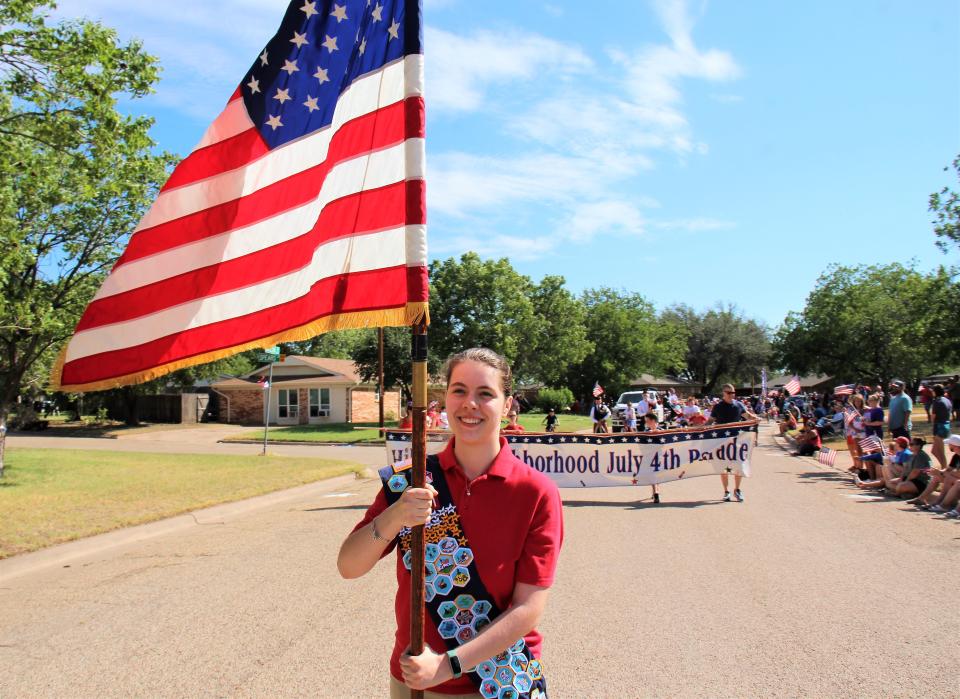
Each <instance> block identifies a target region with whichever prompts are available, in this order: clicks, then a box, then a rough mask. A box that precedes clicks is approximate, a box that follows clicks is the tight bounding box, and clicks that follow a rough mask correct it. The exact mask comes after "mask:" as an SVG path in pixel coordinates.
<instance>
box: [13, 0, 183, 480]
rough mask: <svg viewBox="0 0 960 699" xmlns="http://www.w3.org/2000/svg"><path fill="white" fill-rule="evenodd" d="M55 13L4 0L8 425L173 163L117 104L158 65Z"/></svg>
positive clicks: (109, 33) (112, 36) (42, 5)
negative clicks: (26, 387)
mask: <svg viewBox="0 0 960 699" xmlns="http://www.w3.org/2000/svg"><path fill="white" fill-rule="evenodd" d="M50 7H51V4H50V3H49V2H42V1H41V0H8V1H7V2H2V3H0V136H2V138H3V148H2V149H0V293H2V298H3V299H4V303H3V304H2V305H0V428H3V427H5V425H6V419H7V415H8V412H9V410H10V408H11V406H12V405H13V403H14V402H15V401H16V398H17V396H18V394H19V393H20V391H21V388H22V387H23V385H24V379H25V377H26V378H28V379H32V380H36V376H37V375H38V374H39V373H40V372H38V371H37V370H38V368H40V367H43V368H46V367H47V366H48V365H49V363H50V361H51V360H52V358H53V355H54V353H55V351H56V350H57V349H58V348H59V346H60V345H61V344H62V343H63V342H64V341H65V340H66V339H67V338H68V337H69V336H70V334H71V333H72V332H73V329H74V327H75V325H76V323H77V321H78V319H79V317H80V314H81V313H82V312H83V309H84V308H85V307H86V304H87V303H88V302H89V300H90V299H91V298H92V296H93V294H94V293H95V292H96V290H97V288H98V287H99V285H100V283H101V281H102V279H103V277H104V275H105V274H106V272H107V271H108V270H109V268H110V266H111V265H112V263H113V261H114V260H115V259H116V257H117V256H118V254H119V253H120V251H121V249H122V247H123V244H124V243H125V241H126V240H127V237H128V234H129V233H130V231H132V230H133V229H134V227H135V225H136V223H137V222H138V220H139V219H140V218H141V216H142V215H143V212H144V210H145V208H146V206H147V205H148V204H149V202H150V201H152V200H153V199H154V198H155V196H156V192H157V190H158V189H159V186H160V185H161V184H162V182H163V180H164V179H165V177H166V171H167V169H168V168H169V166H170V165H171V164H172V158H171V157H170V156H168V155H166V154H160V155H157V154H154V153H152V152H151V149H152V148H153V146H154V143H153V141H151V139H150V137H149V134H148V131H149V128H150V126H151V124H152V121H151V120H150V119H147V118H143V117H131V116H125V115H123V114H121V113H120V111H118V109H117V100H118V99H119V98H120V97H123V98H124V99H133V98H138V97H142V96H143V95H145V94H147V93H148V92H150V91H151V89H152V85H153V84H154V83H155V82H156V80H157V77H158V71H159V68H158V66H157V63H156V60H155V59H154V58H153V57H151V56H149V55H147V54H146V53H144V52H143V50H142V48H141V46H140V44H138V43H136V42H132V43H129V44H122V43H121V42H119V41H118V39H117V36H116V33H115V32H114V31H113V30H112V29H109V28H108V27H105V26H103V25H101V24H98V23H96V22H90V21H60V22H54V23H51V22H50V20H49V17H48V11H49V8H50ZM2 432H3V429H0V433H2ZM2 468H3V442H2V437H0V474H2Z"/></svg>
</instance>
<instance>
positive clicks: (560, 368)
mask: <svg viewBox="0 0 960 699" xmlns="http://www.w3.org/2000/svg"><path fill="white" fill-rule="evenodd" d="M564 284H566V280H565V279H564V278H563V277H559V276H546V277H544V278H543V279H542V280H541V281H540V283H539V284H538V285H537V286H536V287H534V288H533V290H532V292H531V301H532V302H533V309H534V313H535V314H536V316H537V318H538V320H539V323H538V324H537V326H536V328H535V334H534V335H533V336H532V337H530V338H528V340H527V343H526V346H525V347H524V354H525V355H526V361H525V362H524V364H523V366H522V369H523V370H524V371H525V372H526V374H527V377H528V378H533V379H536V380H537V381H542V382H543V383H544V384H546V385H547V386H553V387H562V386H561V384H562V383H563V380H564V378H565V377H566V375H567V372H568V371H569V368H570V366H571V365H574V364H577V363H579V362H582V361H583V360H584V359H585V358H586V357H587V355H588V354H589V353H590V352H592V351H593V345H592V344H591V343H590V341H589V340H587V326H586V324H585V319H586V315H587V309H586V308H585V307H584V305H583V303H582V302H581V301H580V299H578V298H576V297H574V296H573V294H571V293H570V292H569V291H568V290H567V289H566V288H565V287H564Z"/></svg>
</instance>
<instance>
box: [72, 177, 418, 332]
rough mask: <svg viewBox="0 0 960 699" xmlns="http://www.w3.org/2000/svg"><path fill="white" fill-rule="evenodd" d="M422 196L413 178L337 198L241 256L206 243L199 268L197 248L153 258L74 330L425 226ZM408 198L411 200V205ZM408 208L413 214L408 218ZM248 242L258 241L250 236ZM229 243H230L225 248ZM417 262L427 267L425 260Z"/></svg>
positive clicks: (219, 290) (250, 281)
mask: <svg viewBox="0 0 960 699" xmlns="http://www.w3.org/2000/svg"><path fill="white" fill-rule="evenodd" d="M423 195H424V188H423V181H422V180H417V181H414V182H401V183H398V184H396V185H391V186H389V187H384V188H381V189H377V190H374V191H370V192H362V193H360V194H355V195H352V196H350V197H346V198H344V199H340V200H338V201H336V202H334V203H333V204H331V205H330V206H328V207H327V208H326V209H324V212H323V214H321V216H320V219H319V220H318V221H317V224H316V225H315V226H314V227H313V229H312V230H311V231H309V232H308V233H307V234H306V235H301V236H299V237H297V238H294V239H292V240H288V241H284V242H283V243H281V244H279V245H275V246H272V247H268V248H265V249H262V250H260V249H258V250H256V251H255V252H251V253H250V254H246V255H241V254H236V255H234V254H232V253H233V252H237V251H236V250H230V251H227V250H222V249H220V248H221V247H222V246H220V245H216V244H213V245H211V244H210V243H209V242H205V243H204V245H206V247H208V248H212V250H211V253H212V256H213V258H214V259H213V261H212V263H211V264H210V265H208V266H206V267H203V268H201V269H195V268H194V266H193V265H194V264H195V262H196V260H197V259H202V258H203V256H204V253H205V252H206V251H204V250H194V248H197V247H199V246H189V247H188V248H180V249H178V250H177V251H175V253H177V254H179V255H180V259H178V260H169V259H168V260H165V264H153V260H147V261H146V262H145V263H144V262H138V263H135V264H134V265H129V267H131V268H134V270H135V272H136V274H137V275H138V276H135V277H134V280H136V282H137V283H143V285H142V286H138V287H137V288H135V289H132V290H130V291H127V292H124V293H119V294H114V295H112V296H108V297H106V298H101V299H98V300H96V301H94V302H93V303H91V304H90V306H89V307H88V308H87V311H86V313H84V316H83V319H82V320H81V321H80V324H79V325H78V327H77V330H78V331H81V330H87V329H90V328H93V327H97V326H101V325H108V324H111V323H117V322H121V321H126V320H130V319H132V318H136V317H139V316H143V315H149V314H151V313H155V312H157V311H160V310H162V309H163V308H166V307H169V306H176V305H178V304H181V303H186V302H187V301H191V300H194V299H197V298H201V297H204V296H213V295H215V294H222V293H225V292H227V291H232V290H234V289H240V288H243V287H246V286H250V285H253V284H257V283H260V282H263V281H266V280H269V279H274V278H276V277H281V276H283V275H286V274H289V273H291V272H294V271H296V270H298V269H302V268H304V267H306V266H307V265H309V264H310V262H311V259H312V258H313V257H314V256H315V255H323V254H325V253H324V251H323V249H322V245H323V244H325V243H330V242H332V241H334V240H339V239H341V238H344V237H347V236H351V235H356V234H360V233H369V232H376V231H386V230H389V229H392V228H397V227H402V226H403V224H404V223H405V222H407V223H409V224H417V223H420V224H422V223H425V221H423V220H422V218H423V217H422V212H423V207H422V206H420V205H419V202H420V201H422V199H423ZM408 199H415V200H416V201H415V202H412V205H411V203H408ZM408 210H412V213H411V214H409V215H408ZM274 230H277V229H276V228H275V229H274ZM252 242H259V241H258V240H257V239H256V238H254V239H252ZM232 243H233V241H232V240H231V241H228V242H227V243H226V245H230V244H232ZM239 247H240V246H239V245H235V246H234V248H239ZM169 255H170V254H169V253H167V254H164V255H163V256H161V257H169ZM231 258H232V259H231ZM177 262H179V263H182V264H183V265H184V266H187V265H189V269H190V271H188V272H186V273H177V272H176V271H175V269H174V263H177ZM422 262H423V263H424V264H426V260H422ZM141 268H142V269H141ZM122 271H126V268H124V270H122ZM148 275H149V278H150V279H153V280H154V281H153V282H152V283H147V279H148Z"/></svg>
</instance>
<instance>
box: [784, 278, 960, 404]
mask: <svg viewBox="0 0 960 699" xmlns="http://www.w3.org/2000/svg"><path fill="white" fill-rule="evenodd" d="M958 303H960V285H957V284H955V283H953V282H952V281H951V278H950V274H949V273H948V271H947V270H945V269H943V268H940V269H938V270H936V271H935V272H931V273H922V272H918V271H916V270H914V269H911V268H909V267H906V266H904V265H901V264H897V263H894V264H889V265H871V266H866V265H864V266H858V267H843V266H831V267H830V268H828V269H827V271H826V272H824V274H822V275H821V276H820V278H819V279H818V280H817V285H816V287H815V288H814V290H813V291H812V292H811V293H810V295H809V296H808V297H807V302H806V306H805V307H804V309H803V311H802V312H801V313H792V314H790V315H789V316H787V318H786V320H785V321H784V323H783V325H782V326H781V327H780V329H779V330H778V331H777V334H776V338H775V340H774V350H775V357H776V362H777V363H778V364H780V365H781V366H784V367H786V368H788V369H790V370H792V371H796V372H800V373H806V372H811V371H816V372H821V373H824V374H829V375H832V376H835V377H836V378H837V381H838V382H844V381H856V380H865V381H866V380H869V381H880V382H882V383H883V385H886V383H887V382H888V381H890V380H891V379H893V378H901V379H903V380H904V381H906V382H907V383H909V384H910V385H911V387H912V388H913V389H915V388H916V386H917V385H918V384H919V382H920V379H922V378H923V377H924V376H927V375H929V374H930V373H933V372H936V371H938V370H941V369H943V368H944V367H945V366H947V365H949V364H950V363H951V362H952V361H954V360H955V359H956V358H957V357H958V356H960V354H958V352H960V346H958V336H960V314H958V313H957V308H958V307H960V306H958Z"/></svg>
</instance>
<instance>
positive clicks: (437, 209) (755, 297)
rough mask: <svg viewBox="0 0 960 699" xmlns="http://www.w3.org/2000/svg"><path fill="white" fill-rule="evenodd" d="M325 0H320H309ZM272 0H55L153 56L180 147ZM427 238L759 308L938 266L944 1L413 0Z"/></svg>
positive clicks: (661, 294) (262, 38) (190, 140)
mask: <svg viewBox="0 0 960 699" xmlns="http://www.w3.org/2000/svg"><path fill="white" fill-rule="evenodd" d="M318 4H319V3H318ZM285 6H286V2H283V0H230V2H227V1H226V0H202V1H201V2H196V1H191V2H186V1H185V0H167V2H165V3H129V2H126V1H123V2H122V1H121V0H61V2H60V3H59V13H60V14H62V15H67V16H78V15H85V16H89V17H94V18H97V19H101V20H103V21H104V22H105V23H107V24H109V25H111V26H114V27H116V28H117V29H118V30H119V31H120V33H121V35H122V36H124V37H127V38H129V37H134V36H135V37H138V38H140V39H142V40H143V41H144V43H145V46H146V48H147V50H148V51H150V52H151V53H153V54H155V55H157V56H159V58H160V60H161V63H162V65H163V67H164V74H163V80H162V82H161V83H160V85H159V86H158V89H157V94H156V95H153V96H151V97H150V98H148V99H146V100H141V101H139V102H136V103H135V104H133V105H130V107H129V108H130V109H132V110H136V111H138V112H143V113H147V114H150V115H152V116H154V117H155V118H156V120H157V124H156V126H155V128H154V130H153V135H154V138H155V139H156V140H157V141H158V142H159V144H160V146H161V147H162V148H164V149H167V150H170V151H173V152H178V153H180V154H182V155H186V154H187V153H188V152H189V151H190V150H191V149H192V148H193V146H194V145H195V144H196V142H197V141H198V140H199V139H200V137H201V135H202V134H203V131H204V130H205V128H206V126H207V125H208V123H209V122H210V121H211V120H212V119H213V118H214V117H215V116H216V115H217V114H218V113H219V111H220V109H221V108H222V106H223V104H224V102H225V100H226V99H227V97H228V96H229V95H230V94H231V92H232V91H233V89H234V88H235V87H236V85H237V84H238V82H239V81H240V78H241V77H243V75H244V71H245V70H246V69H247V68H248V67H249V65H250V64H251V63H252V62H253V59H254V58H255V57H256V55H257V54H258V53H259V52H260V50H261V48H262V47H263V45H264V44H265V43H266V41H267V40H268V39H269V38H270V36H271V35H272V33H273V31H274V29H275V28H276V25H277V24H278V23H279V21H280V18H281V16H282V13H283V9H284V8H285ZM425 14H426V24H427V30H426V49H425V53H426V64H427V110H428V135H427V143H428V145H427V157H428V172H429V175H428V192H429V194H428V207H429V224H430V227H429V238H430V249H431V258H446V257H450V256H458V255H460V254H461V253H463V252H465V251H467V250H475V251H477V252H478V253H480V254H481V255H483V256H484V257H502V256H507V257H509V258H510V259H511V261H512V262H513V264H514V266H515V267H516V268H517V269H519V270H520V271H521V272H522V273H524V274H528V275H530V276H531V277H533V278H534V279H539V278H541V277H542V276H543V275H545V274H560V275H563V276H564V277H566V279H567V283H568V286H569V288H571V289H572V290H574V291H580V290H582V289H584V288H588V287H595V286H600V285H607V286H613V287H616V288H623V289H627V290H630V291H638V292H640V293H642V294H644V295H645V296H646V297H647V298H649V299H650V300H651V301H652V302H653V303H654V304H656V306H657V307H658V308H663V307H665V306H668V305H671V304H675V303H686V304H689V305H691V306H693V307H695V308H705V307H707V306H711V305H713V304H715V303H717V302H721V301H722V302H731V303H735V304H736V305H737V306H738V307H739V308H740V309H742V310H743V311H744V312H745V313H746V314H747V315H749V316H752V317H754V318H757V319H759V320H763V321H766V322H767V323H769V324H770V325H771V326H776V325H777V324H778V323H779V322H781V321H782V319H783V317H784V315H785V314H786V313H787V311H789V310H800V309H801V308H802V307H803V303H804V299H805V297H806V295H807V294H808V293H809V292H810V290H811V289H812V288H813V285H814V283H815V280H816V278H817V276H818V275H819V274H820V273H821V272H822V271H823V270H824V269H825V268H826V267H827V265H828V264H829V263H832V262H837V263H842V264H860V263H885V262H891V261H897V260H899V261H903V262H908V261H911V260H913V261H915V264H916V265H917V266H919V267H920V268H923V269H931V268H933V267H935V266H936V265H938V264H955V263H957V262H958V261H960V260H958V259H957V258H958V256H957V255H956V254H952V255H943V254H942V253H940V252H939V251H938V250H937V249H936V247H935V245H934V236H933V233H932V230H931V225H930V219H931V215H930V214H929V213H928V212H927V210H926V208H927V197H928V196H929V194H930V193H931V192H933V191H935V190H937V189H939V188H940V187H942V186H944V185H951V186H953V187H956V185H957V183H956V180H955V179H953V181H952V182H951V177H950V176H949V175H948V174H947V173H945V172H943V167H944V166H945V165H947V164H948V163H949V162H950V161H951V160H952V159H953V158H954V157H955V156H956V155H957V154H958V153H960V78H958V68H960V4H958V3H957V2H955V0H924V2H922V3H906V2H896V1H894V0H890V1H881V0H874V1H872V2H868V1H866V0H852V1H851V2H843V3H837V2H828V1H827V0H814V1H813V2H807V3H780V2H776V3H775V2H769V1H768V0H738V1H737V2H696V1H693V0H691V1H690V2H684V1H682V0H649V1H646V0H631V1H630V2H610V1H607V0H593V1H592V2H577V3H574V2H568V1H566V0H549V1H541V0H525V1H524V2H516V0H513V1H511V2H507V1H504V0H484V1H483V2H478V1H477V0H425Z"/></svg>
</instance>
